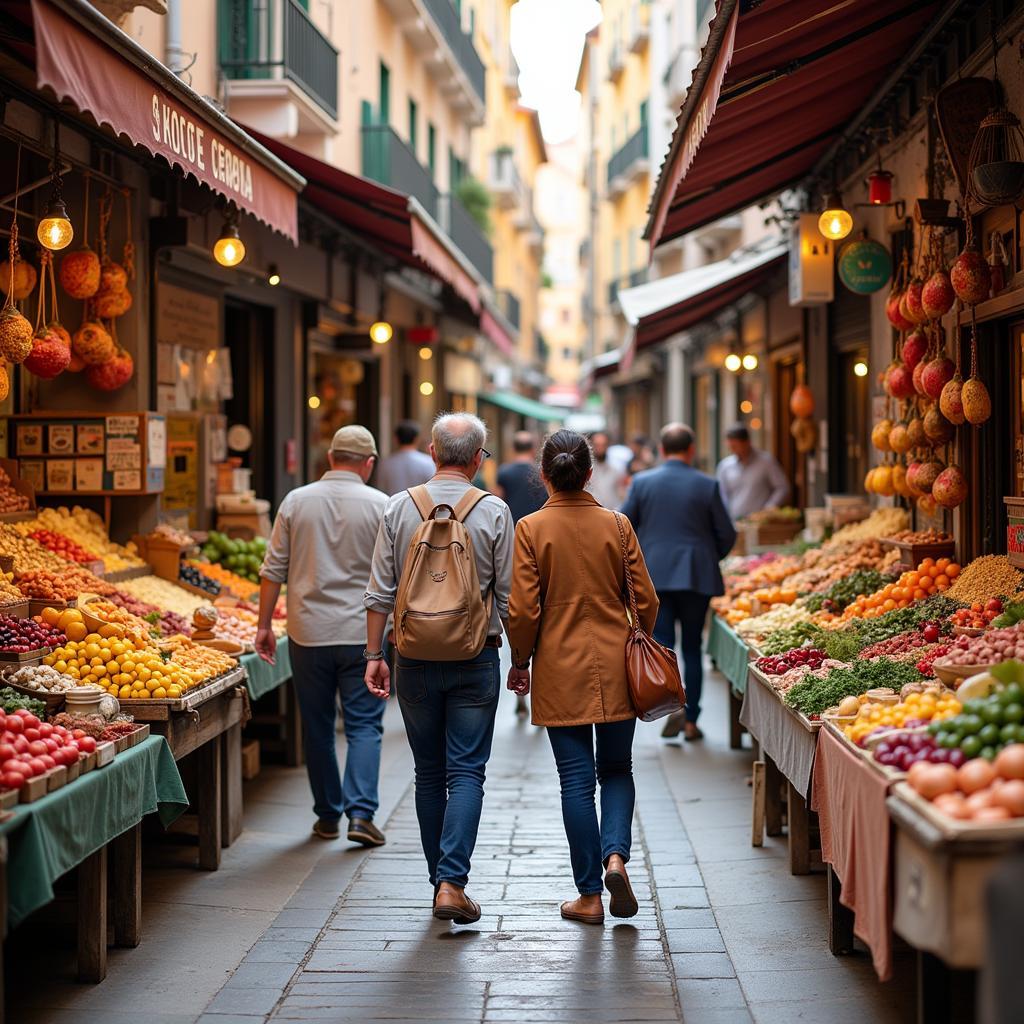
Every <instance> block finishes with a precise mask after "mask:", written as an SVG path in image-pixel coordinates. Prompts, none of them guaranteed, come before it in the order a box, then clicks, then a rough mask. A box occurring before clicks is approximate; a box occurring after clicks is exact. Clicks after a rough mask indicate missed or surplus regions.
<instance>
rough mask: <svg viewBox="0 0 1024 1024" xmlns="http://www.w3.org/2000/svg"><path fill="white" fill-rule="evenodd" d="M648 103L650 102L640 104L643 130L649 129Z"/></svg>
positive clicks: (645, 101)
mask: <svg viewBox="0 0 1024 1024" xmlns="http://www.w3.org/2000/svg"><path fill="white" fill-rule="evenodd" d="M648 102H649V101H648V100H644V101H643V103H641V104H640V127H641V128H646V127H647V104H648Z"/></svg>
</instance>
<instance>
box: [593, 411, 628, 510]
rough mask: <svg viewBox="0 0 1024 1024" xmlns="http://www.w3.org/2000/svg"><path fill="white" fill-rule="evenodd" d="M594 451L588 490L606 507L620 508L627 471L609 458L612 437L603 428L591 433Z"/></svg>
mask: <svg viewBox="0 0 1024 1024" xmlns="http://www.w3.org/2000/svg"><path fill="white" fill-rule="evenodd" d="M590 444H591V446H592V451H593V473H592V474H591V477H590V481H589V483H588V484H587V490H589V491H590V493H591V494H593V495H594V497H595V498H597V500H598V502H599V503H600V504H601V505H604V507H605V508H618V507H619V505H621V504H622V496H623V494H624V493H625V482H626V474H625V471H624V470H623V469H622V468H621V467H620V466H618V465H616V463H615V462H613V461H612V459H611V458H609V455H608V448H609V444H610V438H609V437H608V435H607V434H606V433H605V432H604V431H603V430H598V431H597V432H596V433H593V434H591V435H590Z"/></svg>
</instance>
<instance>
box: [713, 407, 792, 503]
mask: <svg viewBox="0 0 1024 1024" xmlns="http://www.w3.org/2000/svg"><path fill="white" fill-rule="evenodd" d="M725 440H726V443H727V444H728V445H729V449H730V451H731V452H732V454H731V455H727V456H726V457H725V458H724V459H722V461H721V462H720V463H719V464H718V469H717V471H716V474H715V475H716V476H717V477H718V485H719V487H721V489H722V497H723V498H724V499H725V504H726V506H727V507H728V509H729V514H730V515H731V516H732V518H733V519H734V520H737V519H744V518H746V517H747V516H749V515H750V514H751V513H753V512H760V511H762V509H767V508H780V507H781V506H782V505H784V504H785V503H786V502H787V501H788V500H789V492H790V487H789V481H788V480H787V479H786V474H785V471H784V470H783V468H782V466H780V465H779V462H778V460H777V459H776V458H775V456H774V455H772V454H771V453H770V452H766V451H762V450H761V449H760V448H755V447H754V446H753V444H752V443H751V440H750V431H749V430H748V429H747V428H746V427H745V426H743V424H742V423H740V424H737V425H736V426H735V427H730V428H729V430H728V431H727V432H726V435H725Z"/></svg>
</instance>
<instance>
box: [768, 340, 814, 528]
mask: <svg viewBox="0 0 1024 1024" xmlns="http://www.w3.org/2000/svg"><path fill="white" fill-rule="evenodd" d="M802 382H803V364H802V362H801V360H800V357H799V356H798V355H795V354H794V355H789V356H779V357H776V358H773V360H772V420H773V423H772V434H773V436H774V437H775V455H776V458H778V460H779V465H781V466H782V469H783V472H785V474H786V479H787V480H789V481H790V483H791V484H792V485H793V495H792V498H791V504H793V505H796V506H797V507H798V508H803V507H804V505H805V503H806V499H805V493H804V492H805V481H804V466H805V465H806V461H807V460H806V459H805V458H804V457H803V455H801V454H800V453H799V452H798V451H797V448H796V439H795V438H794V437H793V433H792V427H793V422H794V416H793V413H792V412H791V411H790V409H789V396H790V395H792V394H793V389H794V388H795V387H796V386H797V385H798V384H800V383H802Z"/></svg>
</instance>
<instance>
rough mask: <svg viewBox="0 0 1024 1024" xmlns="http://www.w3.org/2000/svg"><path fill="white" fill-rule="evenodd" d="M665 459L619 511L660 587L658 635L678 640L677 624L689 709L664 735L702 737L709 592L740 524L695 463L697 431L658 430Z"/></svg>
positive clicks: (715, 590) (664, 640) (717, 584)
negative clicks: (736, 524) (699, 721)
mask: <svg viewBox="0 0 1024 1024" xmlns="http://www.w3.org/2000/svg"><path fill="white" fill-rule="evenodd" d="M660 450H661V455H662V458H663V460H664V461H663V462H662V464H661V465H659V466H657V467H656V468H654V469H649V470H647V471H646V472H643V473H638V474H637V476H636V477H634V478H633V483H632V485H631V486H630V489H629V494H628V495H627V496H626V501H625V503H624V504H623V506H622V512H623V514H624V515H625V516H627V517H628V518H629V520H630V521H631V522H632V523H633V526H634V528H635V529H636V534H637V537H639V539H640V547H641V549H642V550H643V553H644V558H645V559H646V560H647V564H648V565H649V566H650V567H651V577H652V578H653V580H654V586H655V588H656V589H657V592H658V601H659V605H660V607H659V611H658V621H657V622H656V623H655V626H654V639H655V640H657V641H658V643H660V644H664V645H665V646H666V647H670V648H673V649H674V648H675V646H676V625H677V624H678V625H679V628H680V631H681V633H680V635H681V647H682V653H683V670H684V677H685V682H686V709H685V711H677V712H676V713H675V714H672V715H670V716H669V718H668V720H667V721H666V723H665V728H664V730H663V731H662V736H666V737H671V736H678V735H679V732H680V730H682V732H683V735H684V736H685V738H686V739H687V740H699V739H703V736H704V734H703V733H702V732H701V731H700V728H699V727H698V725H697V719H698V718H699V717H700V698H701V690H702V689H703V684H704V666H703V655H702V652H701V644H702V636H703V632H704V619H705V617H706V616H707V610H708V605H709V604H710V602H711V598H712V597H713V596H715V595H717V594H723V593H725V588H724V586H723V583H722V572H721V569H720V568H719V565H718V563H719V561H720V560H721V559H723V558H724V557H725V556H726V555H727V554H728V553H729V551H730V549H731V548H732V546H733V544H735V543H736V530H735V528H734V527H733V525H732V520H731V519H730V518H729V513H728V512H726V510H725V505H724V504H723V503H722V496H721V493H720V491H719V486H718V484H717V483H716V482H715V480H714V479H713V478H712V477H709V476H707V475H705V474H704V473H701V472H700V470H698V469H695V468H694V466H693V465H692V463H693V457H694V454H695V453H696V447H695V446H694V436H693V431H692V430H691V429H690V428H689V427H687V426H685V425H684V424H682V423H670V424H668V426H666V427H664V428H663V429H662V431H661V444H660Z"/></svg>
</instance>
